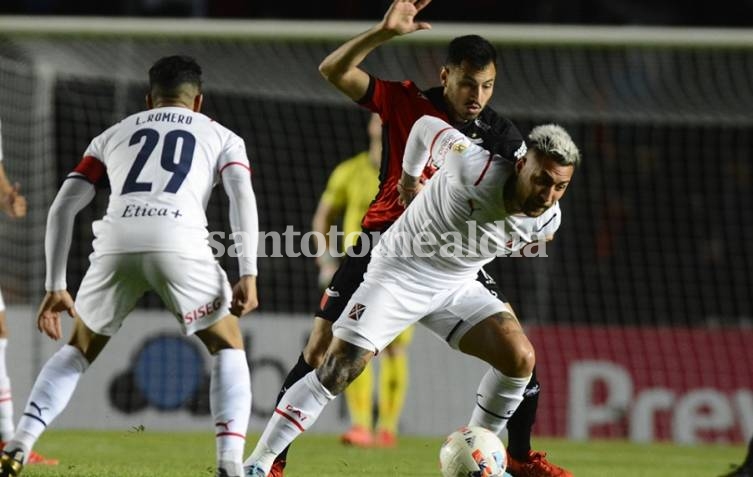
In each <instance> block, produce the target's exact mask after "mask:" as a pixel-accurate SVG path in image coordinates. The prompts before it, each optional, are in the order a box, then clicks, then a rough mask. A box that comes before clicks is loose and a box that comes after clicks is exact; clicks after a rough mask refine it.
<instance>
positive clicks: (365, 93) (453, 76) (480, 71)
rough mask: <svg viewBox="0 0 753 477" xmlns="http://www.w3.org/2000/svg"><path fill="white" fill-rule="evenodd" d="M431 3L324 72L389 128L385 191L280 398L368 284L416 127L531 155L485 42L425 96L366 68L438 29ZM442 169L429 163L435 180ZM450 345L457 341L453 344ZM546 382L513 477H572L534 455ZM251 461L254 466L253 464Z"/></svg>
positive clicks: (312, 363)
mask: <svg viewBox="0 0 753 477" xmlns="http://www.w3.org/2000/svg"><path fill="white" fill-rule="evenodd" d="M429 2H430V0H395V1H393V3H392V5H391V6H390V8H389V9H388V10H387V12H386V13H385V15H384V18H383V19H382V21H381V22H379V23H378V24H377V25H375V26H374V27H372V28H371V29H369V30H368V31H366V32H364V33H362V34H360V35H358V36H356V37H354V38H352V39H350V40H348V41H347V42H345V43H344V44H342V45H341V46H340V47H338V48H337V49H336V50H335V51H333V52H332V53H331V54H330V55H329V56H327V57H326V58H325V59H324V60H323V61H322V63H321V64H320V65H319V71H320V72H321V74H322V75H323V76H324V77H325V78H326V79H327V80H328V81H329V82H330V83H332V84H333V85H334V86H335V87H336V88H337V89H339V90H340V91H342V92H343V93H345V94H346V95H347V96H348V97H350V98H351V99H352V100H354V101H356V102H357V103H358V104H360V105H361V106H363V107H365V108H367V109H369V110H371V111H373V112H375V113H378V114H379V116H380V118H381V120H382V123H383V128H384V129H383V138H384V139H383V141H384V145H383V158H382V163H381V170H380V177H379V178H380V187H379V192H378V193H377V196H376V198H375V199H374V202H373V203H372V204H371V206H370V207H369V209H368V211H367V212H366V215H365V216H364V218H363V222H362V226H363V231H364V234H362V235H361V239H359V240H358V241H357V242H356V244H355V245H354V246H353V250H351V251H350V253H348V254H347V256H346V257H345V259H344V260H343V261H342V262H341V265H340V267H339V269H338V271H337V272H336V273H335V275H334V277H333V278H332V282H331V284H330V286H329V287H328V288H327V290H326V291H325V294H324V296H323V297H322V300H321V303H320V307H319V309H318V310H317V312H316V318H315V319H314V327H313V329H312V331H311V334H310V335H309V340H308V342H307V344H306V346H305V348H304V350H303V353H302V354H301V356H300V358H299V359H298V363H297V364H296V365H295V367H294V368H293V369H292V370H291V371H290V373H289V374H288V376H287V378H286V380H285V383H284V384H283V387H282V389H281V391H280V394H279V396H278V401H279V398H280V397H282V395H283V394H284V393H285V391H286V390H287V388H288V387H290V386H291V385H293V384H294V383H295V382H297V381H298V380H299V379H301V378H302V377H303V376H305V375H306V374H307V373H308V372H310V371H311V370H312V369H315V368H317V367H318V366H319V365H320V364H321V361H322V358H323V357H324V353H325V351H326V350H327V347H328V346H329V343H330V341H331V339H332V323H333V322H334V321H335V320H337V319H338V318H339V316H340V314H341V313H342V311H343V308H344V307H345V305H346V304H347V303H348V300H349V299H350V297H351V295H352V294H353V293H354V292H355V290H356V289H357V288H358V286H359V284H360V283H361V282H362V281H363V275H364V273H365V272H366V268H367V265H368V263H369V259H370V253H369V252H370V250H371V248H372V247H373V245H374V241H375V240H374V239H375V238H376V237H375V233H381V232H383V231H385V230H386V229H387V228H388V227H389V226H390V225H392V223H393V222H394V221H395V220H397V218H398V217H399V216H400V214H402V213H403V211H404V210H405V209H404V207H403V206H402V205H400V204H399V203H398V196H399V194H398V188H399V187H403V186H402V185H401V184H400V176H401V173H402V160H403V152H404V149H405V145H406V142H407V140H408V133H409V132H410V130H411V127H412V126H413V123H414V122H415V121H416V120H418V119H419V118H420V117H421V116H423V115H425V114H428V115H432V116H436V117H439V118H441V119H443V120H445V121H447V122H448V123H450V124H452V125H453V126H454V127H456V128H457V129H459V130H460V131H461V132H463V133H464V134H465V135H466V136H468V137H470V138H471V139H474V140H476V141H477V142H478V143H479V144H483V146H484V147H485V148H487V149H489V150H492V151H493V152H495V153H497V154H500V155H502V156H503V157H507V158H511V159H515V158H518V157H522V156H523V155H524V154H525V151H526V148H525V143H524V140H523V137H522V135H521V134H520V132H519V131H518V130H517V128H516V127H515V126H514V125H513V124H512V122H510V121H509V120H507V119H505V118H503V117H501V116H499V115H498V114H497V113H496V112H494V111H493V110H492V109H490V108H487V107H486V105H487V104H488V102H489V100H490V99H491V96H492V92H493V90H494V81H495V78H496V75H497V68H496V51H495V49H494V47H493V46H492V45H491V44H490V43H489V42H488V41H487V40H485V39H484V38H482V37H480V36H477V35H467V36H461V37H458V38H455V39H454V40H452V41H451V42H450V44H449V48H448V52H447V58H446V61H445V64H444V66H443V67H442V69H441V71H440V75H439V78H440V81H441V86H438V87H435V88H431V89H428V90H421V89H420V88H419V87H418V86H417V85H416V84H415V83H414V82H413V81H410V80H405V81H400V82H398V81H386V80H382V79H379V78H377V77H375V76H373V75H371V74H369V73H367V72H366V71H364V70H362V69H361V68H360V67H359V65H360V64H361V62H362V61H363V60H364V59H365V58H366V56H367V55H368V54H369V53H370V52H371V51H373V50H374V49H375V48H377V47H378V46H380V45H382V44H383V43H385V42H387V41H389V40H390V39H392V38H394V37H396V36H400V35H404V34H408V33H412V32H414V31H418V30H424V29H428V28H431V26H430V25H429V24H428V23H425V22H415V21H414V18H415V16H416V14H417V13H418V12H419V11H421V10H422V9H423V8H424V7H425V6H426V5H428V4H429ZM437 166H439V165H437V164H431V163H430V164H427V168H426V170H425V171H424V178H425V179H428V178H429V177H430V176H431V174H432V172H433V169H434V168H435V167H437ZM478 278H479V280H480V281H482V282H483V283H484V285H485V286H486V287H487V288H488V289H489V291H490V292H491V293H493V294H495V295H497V296H499V297H500V298H501V299H502V301H507V300H505V299H504V298H503V297H502V295H501V293H500V291H499V289H498V288H497V285H496V283H495V282H494V280H493V279H492V278H491V277H490V276H489V275H488V274H486V273H485V272H483V270H482V272H481V273H480V274H479V277H478ZM447 338H448V339H449V338H450V337H447ZM538 392H539V383H538V381H537V379H536V374H535V371H534V374H533V377H532V379H531V381H530V383H529V385H528V388H527V389H526V392H525V399H524V400H523V403H522V404H521V405H520V407H519V408H518V410H517V411H516V413H515V414H514V415H513V417H512V418H511V419H510V421H509V423H508V426H507V428H508V435H509V443H508V451H509V453H510V457H511V458H510V460H509V462H510V465H509V467H508V472H509V473H511V474H512V475H513V476H514V477H529V476H536V477H570V476H571V474H570V473H569V472H568V471H566V470H564V469H562V468H560V467H557V466H555V465H553V464H551V463H549V462H548V461H547V460H546V459H545V458H544V456H545V454H544V453H541V452H534V451H532V450H531V445H530V437H531V428H532V426H533V423H534V420H535V416H536V408H537V405H538ZM286 456H287V449H286V450H285V451H283V452H282V453H280V454H279V455H278V457H277V459H276V460H275V463H274V465H273V466H272V469H271V471H270V473H269V475H270V476H271V477H280V476H282V475H283V469H284V467H285V459H286ZM249 463H250V462H249V461H247V462H246V464H249Z"/></svg>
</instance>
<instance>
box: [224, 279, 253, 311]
mask: <svg viewBox="0 0 753 477" xmlns="http://www.w3.org/2000/svg"><path fill="white" fill-rule="evenodd" d="M258 306H259V298H258V297H257V295H256V277H255V276H253V275H243V276H242V277H241V278H240V279H239V280H238V283H236V284H235V286H234V287H233V301H232V303H231V304H230V313H232V314H234V315H235V316H237V317H239V318H240V317H241V316H243V315H245V314H246V313H248V312H250V311H253V310H255V309H256V307H258Z"/></svg>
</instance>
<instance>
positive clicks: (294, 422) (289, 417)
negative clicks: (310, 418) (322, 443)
mask: <svg viewBox="0 0 753 477" xmlns="http://www.w3.org/2000/svg"><path fill="white" fill-rule="evenodd" d="M275 412H276V413H277V414H279V415H281V416H282V417H284V418H285V419H287V420H288V421H290V422H292V423H293V425H294V426H295V427H297V428H298V429H299V430H300V431H301V432H304V431H305V430H306V429H304V428H303V426H302V425H300V424H299V423H298V421H296V420H295V418H294V417H293V416H291V415H289V414H286V413H284V412H283V411H280V408H277V407H276V408H275Z"/></svg>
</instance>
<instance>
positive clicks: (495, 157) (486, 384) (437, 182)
mask: <svg viewBox="0 0 753 477" xmlns="http://www.w3.org/2000/svg"><path fill="white" fill-rule="evenodd" d="M528 138H529V146H530V148H529V149H528V151H527V152H526V153H525V155H523V156H522V157H520V158H514V157H505V156H503V155H500V154H495V153H494V152H492V151H490V150H486V149H484V148H482V147H481V146H478V145H477V144H474V143H473V142H472V141H471V140H470V139H469V138H468V137H466V136H465V135H463V134H462V133H461V132H460V131H458V130H457V129H454V128H452V127H451V126H450V125H449V124H448V123H447V122H446V121H444V120H442V119H439V118H436V117H432V116H428V115H425V116H422V117H421V118H420V119H418V120H417V121H416V122H415V123H414V125H413V127H412V128H411V131H410V135H409V138H408V142H407V144H406V148H405V153H404V155H403V163H402V176H401V179H400V183H401V187H400V191H401V192H400V200H401V202H403V203H406V204H407V203H410V202H411V201H412V203H411V205H410V207H407V208H406V210H405V213H403V214H402V215H401V216H400V218H398V219H397V221H396V222H395V223H394V224H393V225H392V226H391V227H390V228H389V230H387V232H385V234H384V235H383V236H382V237H381V239H380V240H379V242H377V244H376V246H375V248H374V250H373V251H372V254H371V262H370V263H369V265H368V269H367V271H366V275H365V276H364V281H363V282H362V283H361V285H360V286H359V287H358V289H357V290H356V292H355V293H354V294H353V295H352V297H351V299H350V300H349V301H348V303H347V305H346V307H345V309H344V310H343V313H342V314H341V315H340V317H339V318H338V320H337V321H336V322H335V323H334V324H333V326H332V332H333V338H332V341H331V343H330V345H329V347H328V349H327V352H326V354H325V357H324V362H323V364H322V365H321V366H319V367H318V368H317V369H316V370H314V371H311V372H309V373H308V374H307V375H306V376H304V377H303V379H301V380H300V381H298V382H297V383H295V384H294V385H293V386H291V387H290V388H289V389H288V390H287V392H286V393H285V395H284V396H283V397H282V399H281V400H280V402H279V404H278V405H277V408H276V409H275V413H274V414H273V415H272V417H271V418H270V420H269V422H268V423H267V426H266V428H265V429H264V432H263V433H262V435H261V438H260V439H259V441H258V442H257V444H256V447H255V448H254V450H253V452H252V453H251V456H250V457H249V458H248V459H246V465H247V468H246V477H266V476H267V473H268V472H269V470H270V469H271V467H272V465H273V462H274V460H275V458H276V457H277V455H278V454H279V453H280V452H282V450H283V449H284V448H285V447H287V446H288V445H290V443H291V442H292V441H293V440H294V439H295V438H296V437H298V436H299V435H300V434H301V433H303V432H305V431H306V430H307V429H310V428H311V426H312V425H313V424H314V423H315V422H316V420H317V418H318V417H319V415H320V414H321V413H322V411H323V410H324V407H325V406H326V405H327V403H328V402H329V401H331V400H332V399H334V398H335V396H336V395H338V394H339V393H341V392H342V391H343V390H344V389H345V388H346V387H347V386H348V384H349V383H350V382H352V381H353V379H355V378H356V377H357V376H358V375H359V373H360V372H361V371H362V370H363V367H364V366H365V365H366V364H367V363H368V362H369V361H370V360H371V359H372V358H373V357H374V356H375V355H376V353H378V352H379V351H381V350H383V349H384V347H385V346H386V345H387V344H389V343H390V342H391V341H392V340H393V339H394V338H395V337H396V336H397V335H398V334H400V333H401V332H402V331H404V330H405V329H406V328H407V327H409V326H411V325H413V324H414V323H417V322H418V323H421V324H422V325H424V326H426V327H427V328H429V329H430V330H431V331H432V332H433V333H434V334H436V335H437V337H439V338H440V339H442V340H444V341H445V342H446V343H447V344H448V346H450V347H451V348H453V349H457V350H459V351H461V352H463V353H465V354H468V355H470V356H474V357H477V358H479V359H481V360H482V361H484V362H486V363H488V364H489V365H490V368H489V370H488V371H487V372H486V374H485V375H484V377H483V378H482V379H481V383H480V384H479V386H478V388H477V391H476V402H475V405H474V407H473V411H472V413H471V418H470V421H469V423H468V424H469V425H471V426H481V427H484V428H486V429H489V430H491V431H493V432H495V433H499V432H501V431H502V430H504V429H505V427H506V425H507V421H508V420H509V418H510V417H511V416H512V415H513V414H514V413H515V410H516V409H517V407H518V406H519V405H520V403H521V401H523V393H524V391H525V389H526V386H527V385H528V382H529V381H530V379H531V375H532V372H533V368H534V365H535V361H536V359H535V353H534V349H533V345H532V344H531V343H530V341H529V340H528V338H527V337H526V335H525V333H524V331H523V328H522V327H521V325H520V323H519V322H518V318H517V317H516V316H515V313H514V312H513V310H512V307H511V306H510V305H509V303H506V302H503V301H502V300H500V299H499V298H498V297H497V296H495V295H493V294H491V293H489V290H487V289H486V288H485V287H484V286H483V284H481V283H480V282H478V281H477V280H476V277H477V274H478V272H479V270H480V269H481V268H482V267H483V266H484V265H485V264H488V263H489V262H491V261H492V260H494V258H495V257H498V256H504V255H507V254H510V253H514V252H518V251H521V250H523V248H524V247H526V246H527V244H533V243H536V244H539V243H542V242H544V241H545V240H550V239H551V238H553V237H554V234H555V232H556V231H557V230H558V228H559V225H560V223H561V220H562V214H561V210H560V207H559V200H560V199H561V198H562V197H563V195H564V194H565V191H566V190H567V187H568V185H569V184H570V180H571V178H572V175H573V173H574V171H575V166H576V165H577V164H578V163H579V161H580V153H579V151H578V148H577V147H576V146H575V144H574V143H573V141H572V139H571V138H570V136H569V135H568V134H567V132H565V130H564V129H562V128H561V127H559V126H556V125H545V126H538V127H536V128H534V129H533V131H531V133H530V135H529V136H528ZM427 161H433V162H435V163H437V165H438V166H439V167H440V168H439V171H438V172H437V173H436V174H434V176H433V177H432V178H431V180H430V181H428V183H427V185H426V186H425V187H423V190H421V192H420V193H418V189H419V187H418V185H419V180H420V177H421V171H422V170H423V169H424V167H425V164H426V163H427ZM414 199H415V200H414Z"/></svg>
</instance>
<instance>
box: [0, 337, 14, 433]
mask: <svg viewBox="0 0 753 477" xmlns="http://www.w3.org/2000/svg"><path fill="white" fill-rule="evenodd" d="M7 347H8V338H0V441H2V442H5V441H7V440H8V439H10V438H11V437H12V436H13V432H14V431H15V427H14V425H13V395H12V393H11V386H10V378H9V377H8V370H7V368H6V366H5V349H6V348H7Z"/></svg>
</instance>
